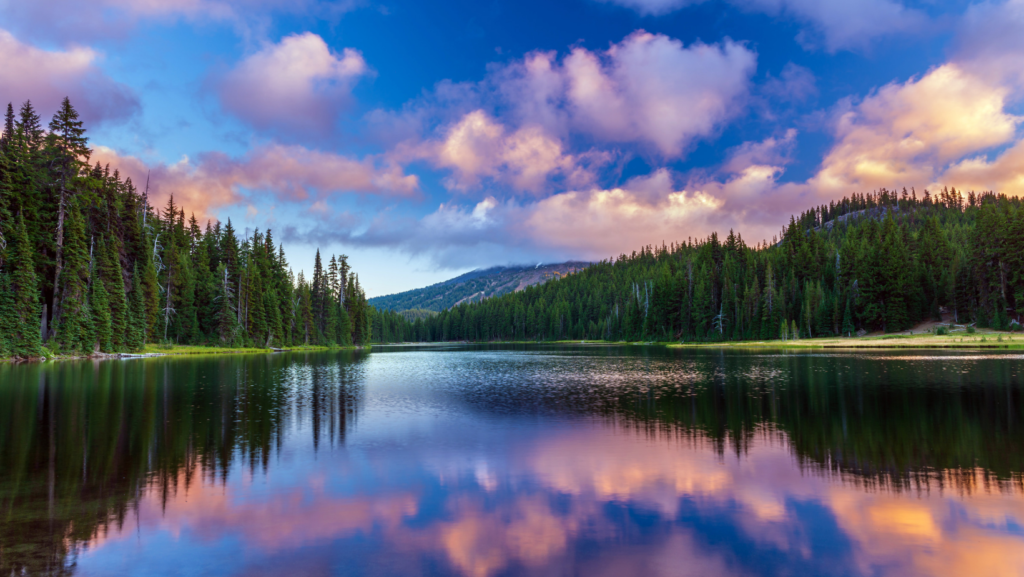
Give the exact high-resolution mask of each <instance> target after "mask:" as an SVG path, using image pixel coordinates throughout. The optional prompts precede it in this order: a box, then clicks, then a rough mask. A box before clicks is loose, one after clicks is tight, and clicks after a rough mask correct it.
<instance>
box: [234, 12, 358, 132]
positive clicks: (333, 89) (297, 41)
mask: <svg viewBox="0 0 1024 577" xmlns="http://www.w3.org/2000/svg"><path fill="white" fill-rule="evenodd" d="M369 73H370V70H369V67H368V66H367V64H366V61H365V60H364V59H363V56H362V54H360V53H359V52H358V51H357V50H353V49H351V48H345V49H344V50H343V51H342V53H341V54H338V53H336V52H334V51H333V50H331V49H330V48H329V47H328V46H327V43H326V42H324V40H323V39H322V38H321V37H320V36H317V35H316V34H313V33H311V32H306V33H303V34H295V35H292V36H286V37H285V38H283V39H282V40H281V42H279V43H277V44H271V45H269V46H266V47H264V48H263V49H262V50H260V51H258V52H256V53H254V54H252V55H250V56H249V57H247V58H245V59H244V60H242V61H241V62H240V63H239V64H238V66H236V67H235V68H234V69H233V70H231V71H229V72H228V73H227V74H226V75H224V77H223V79H222V80H220V81H219V82H218V86H217V92H218V95H219V96H220V100H221V103H222V104H223V106H224V108H225V109H226V110H227V111H228V112H230V113H232V114H234V115H235V116H237V117H239V118H241V119H242V120H244V121H246V122H248V123H250V124H252V125H253V126H255V127H256V128H258V129H263V130H274V131H279V132H283V133H287V134H300V135H316V136H321V137H323V136H328V135H330V134H331V133H332V132H333V131H334V130H335V128H336V125H337V121H338V116H339V113H340V112H341V110H342V109H343V108H344V106H345V105H346V104H347V103H348V100H349V99H350V96H351V89H352V85H353V84H354V83H355V82H356V81H358V80H359V78H361V77H363V76H366V75H368V74H369Z"/></svg>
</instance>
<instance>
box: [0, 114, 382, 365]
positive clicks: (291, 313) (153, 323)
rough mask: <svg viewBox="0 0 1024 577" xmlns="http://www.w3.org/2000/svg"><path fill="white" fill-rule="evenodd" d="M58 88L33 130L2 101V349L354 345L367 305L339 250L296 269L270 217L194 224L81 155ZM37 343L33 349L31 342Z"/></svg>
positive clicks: (77, 124) (367, 322)
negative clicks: (254, 226) (246, 227)
mask: <svg viewBox="0 0 1024 577" xmlns="http://www.w3.org/2000/svg"><path fill="white" fill-rule="evenodd" d="M90 154H91V151H90V149H89V147H88V138H87V137H86V135H85V129H84V128H83V124H82V122H81V121H80V120H79V117H78V113H77V112H76V111H75V109H74V107H73V106H72V105H71V102H70V101H69V100H68V99H67V98H65V99H64V101H63V103H62V104H61V106H60V109H59V110H58V111H57V112H56V114H55V115H54V116H53V119H52V120H51V121H50V123H49V126H48V127H47V129H44V128H43V126H42V123H41V121H40V117H39V115H38V114H37V113H36V111H35V109H34V108H33V106H32V104H31V102H25V104H24V105H22V107H21V109H20V111H19V112H18V113H17V114H16V113H15V111H14V107H13V106H12V105H10V104H8V105H7V112H6V114H5V117H4V126H3V136H2V137H0V356H18V357H37V356H39V355H41V354H45V352H46V349H48V350H49V351H50V352H51V353H62V354H90V353H93V352H107V353H109V352H132V351H139V350H141V349H142V348H143V347H144V345H145V344H146V343H147V342H150V343H157V342H160V343H177V344H206V345H221V346H258V347H284V346H294V345H303V344H309V345H323V346H335V345H337V346H344V345H365V344H369V343H370V342H371V341H372V340H373V336H372V327H373V325H374V324H377V325H380V321H379V320H378V321H376V322H375V320H374V319H375V315H376V311H375V310H374V309H373V308H372V307H371V306H369V305H368V303H367V300H366V295H365V294H364V292H363V290H362V288H361V287H360V284H359V277H358V276H357V275H356V274H355V273H354V272H353V271H352V270H351V269H350V266H349V264H348V258H347V257H346V256H344V255H341V256H332V257H331V258H330V261H329V262H328V263H327V265H326V267H325V266H324V263H323V262H322V260H321V256H320V252H319V250H318V251H317V253H316V259H315V262H314V266H313V274H312V278H305V277H304V275H303V273H302V272H299V274H298V275H297V276H296V275H295V274H293V272H292V271H291V269H290V268H289V265H288V262H287V260H286V259H285V253H284V248H283V246H281V245H277V244H275V241H274V239H273V235H272V233H271V231H270V230H267V231H265V232H261V231H259V230H254V231H252V232H251V233H249V232H248V231H246V232H244V233H243V234H241V235H239V231H237V230H236V229H235V228H234V226H233V225H232V223H231V221H230V220H228V221H227V222H225V223H223V224H222V223H220V222H216V223H212V222H209V221H208V222H207V223H206V224H205V227H202V226H200V223H199V222H198V221H197V220H196V218H195V216H194V214H193V215H191V216H190V217H188V218H186V215H185V210H184V208H183V207H180V206H178V205H177V204H175V202H174V198H173V196H172V197H171V198H170V199H168V201H167V203H166V205H164V206H163V207H162V208H157V207H154V206H152V205H151V204H150V202H149V195H148V183H147V186H146V188H144V189H142V190H141V191H140V190H139V188H138V187H136V185H135V184H134V183H133V182H132V180H131V179H130V178H123V177H122V176H121V175H120V173H119V172H118V170H117V169H116V168H115V169H114V170H113V171H111V167H110V166H100V164H99V163H96V164H94V165H90V164H89V159H90ZM44 346H45V347H46V349H44V348H43V347H44Z"/></svg>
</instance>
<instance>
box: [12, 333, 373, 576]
mask: <svg viewBox="0 0 1024 577" xmlns="http://www.w3.org/2000/svg"><path fill="white" fill-rule="evenodd" d="M365 358H366V354H365V353H359V352H343V353H337V354H332V355H330V356H326V355H255V356H223V357H219V356H211V357H203V358H199V359H191V358H190V359H180V358H175V359H146V360H130V361H114V362H111V361H107V362H98V361H97V362H62V363H48V364H31V365H15V366H12V365H9V364H0V511H2V514H3V518H2V522H0V574H2V575H9V574H12V573H14V574H21V573H23V572H25V573H28V574H55V575H57V574H69V573H71V572H73V570H74V566H75V552H76V551H77V550H78V548H79V547H80V546H86V545H87V543H88V542H89V541H90V540H92V539H94V538H96V537H97V536H100V535H104V534H106V533H108V532H109V531H111V530H119V529H120V528H121V527H122V526H123V525H124V523H125V519H126V517H128V516H129V515H132V514H133V513H134V512H136V509H135V506H136V505H137V503H138V500H139V498H140V496H141V495H142V494H143V493H144V492H156V493H158V494H160V495H162V499H163V501H164V503H166V501H167V500H168V499H169V498H171V497H172V496H173V495H174V494H176V493H177V492H178V491H179V490H180V489H183V488H184V489H187V488H188V486H189V485H190V484H191V483H195V482H197V481H201V480H202V479H200V477H204V478H205V479H206V480H208V481H209V482H213V483H216V482H218V481H219V482H221V483H224V482H226V481H227V475H228V471H229V470H230V469H231V466H232V463H233V462H236V461H237V462H244V463H247V465H248V467H249V469H250V470H251V471H253V472H255V471H256V470H257V469H262V470H264V471H265V470H266V469H267V467H268V466H269V460H270V456H271V454H272V453H273V452H274V451H275V449H276V448H279V447H280V444H281V442H282V439H283V436H284V431H285V429H286V428H287V427H289V426H290V425H295V424H299V425H302V424H305V423H304V421H310V423H309V424H310V428H311V430H312V436H313V444H314V446H319V445H320V444H321V443H324V442H329V443H331V444H343V443H344V442H345V434H346V432H347V431H348V430H349V429H350V428H351V426H352V425H353V421H354V419H355V417H356V413H357V407H358V404H359V400H360V397H361V390H360V384H359V383H360V380H361V379H360V377H359V371H360V365H361V363H362V361H363V360H365ZM182 485H183V486H182Z"/></svg>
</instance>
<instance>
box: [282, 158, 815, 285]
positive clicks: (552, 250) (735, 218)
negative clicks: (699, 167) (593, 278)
mask: <svg viewBox="0 0 1024 577" xmlns="http://www.w3.org/2000/svg"><path fill="white" fill-rule="evenodd" d="M761 144H762V145H763V147H764V148H767V147H769V146H777V147H783V146H785V144H784V142H783V140H782V139H776V140H775V141H774V144H773V143H772V142H767V143H761ZM763 154H764V155H767V152H764V153H763ZM765 158H766V156H765ZM781 172H782V169H781V168H780V167H778V166H771V165H753V164H752V165H747V166H742V167H739V166H737V167H736V171H735V172H733V173H728V174H719V175H715V178H693V179H691V180H690V181H689V182H687V183H686V185H685V186H680V185H679V178H678V175H675V174H673V173H672V172H671V171H669V170H668V169H665V168H662V169H658V170H656V171H654V172H652V173H651V174H649V175H645V176H641V177H636V178H633V179H630V180H629V181H627V182H626V183H624V184H623V185H622V186H618V187H613V188H609V189H603V188H600V187H594V186H592V187H589V188H582V189H578V190H570V191H566V192H561V193H557V194H553V195H550V196H546V197H543V198H540V199H533V200H528V201H517V200H504V201H502V200H499V199H497V198H495V197H494V196H488V197H486V198H484V199H483V200H481V201H479V202H477V203H476V204H471V205H463V204H459V203H457V202H448V203H442V204H441V205H440V206H439V207H438V208H437V209H436V210H435V211H433V212H431V213H430V214H427V215H426V216H424V217H421V218H408V217H406V218H401V217H393V216H391V215H390V214H387V213H381V214H378V215H377V216H376V217H375V218H374V219H373V220H372V221H371V222H368V223H367V222H351V221H349V220H344V221H343V220H339V221H338V222H320V223H316V224H315V225H314V226H313V227H312V228H307V229H299V228H298V227H291V228H289V229H286V230H285V231H284V232H285V239H286V240H295V241H303V242H313V241H317V242H320V243H324V242H327V241H333V242H340V243H344V244H347V245H350V246H352V245H355V246H365V247H391V248H394V249H396V250H398V251H401V252H405V253H407V254H409V255H413V256H426V257H427V258H430V259H432V260H433V262H434V264H435V265H437V266H440V267H445V268H460V267H466V266H480V265H483V264H488V263H491V264H493V262H529V261H530V260H532V259H537V258H542V259H568V258H584V259H594V260H596V259H601V258H607V257H610V256H614V255H618V254H621V253H624V252H630V251H632V250H635V249H636V248H637V247H639V246H642V245H646V244H651V243H655V242H661V241H662V240H664V241H666V242H671V241H682V240H685V239H687V238H688V237H694V238H697V237H704V236H706V235H708V234H710V233H712V232H714V231H719V232H723V231H726V230H729V229H730V228H735V229H737V230H740V231H741V232H743V234H744V235H746V236H747V238H749V239H766V238H769V237H770V233H771V232H772V231H775V230H776V228H777V225H778V223H779V222H781V219H783V218H784V217H787V216H788V214H789V212H786V211H789V210H792V209H793V208H794V205H793V204H792V203H791V202H790V200H791V199H793V200H794V201H795V202H799V198H798V197H799V196H800V194H801V191H800V190H797V189H792V188H790V187H788V186H786V185H781V186H780V185H779V184H778V183H777V177H778V176H779V175H780V174H781ZM797 208H803V207H797ZM496 259H500V260H496Z"/></svg>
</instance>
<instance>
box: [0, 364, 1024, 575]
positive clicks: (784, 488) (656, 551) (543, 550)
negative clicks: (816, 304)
mask: <svg viewBox="0 0 1024 577" xmlns="http://www.w3.org/2000/svg"><path fill="white" fill-rule="evenodd" d="M1022 473H1024V356H1022V355H1020V354H988V353H985V354H974V353H970V352H898V353H893V352H888V353H887V352H835V353H827V354H821V353H792V352H771V351H748V352H744V351H727V352H722V351H710V350H697V351H693V350H688V351H680V350H665V349H661V348H640V347H632V348H627V347H584V346H580V347H572V346H561V347H559V346H537V347H504V348H495V347H460V348H455V347H453V348H443V347H432V348H402V347H390V348H389V347H384V348H381V347H378V348H376V349H375V351H374V352H373V353H372V354H371V353H358V352H344V353H323V354H281V355H256V356H209V357H202V358H192V359H189V358H160V359H141V360H140V359H136V360H124V361H103V362H63V363H48V364H45V365H17V366H14V365H9V364H4V365H0V576H3V577H6V576H7V575H11V574H12V573H13V574H16V575H21V574H75V575H189V576H191V575H402V576H405V575H410V576H416V575H468V576H473V577H490V576H498V575H525V574H529V575H584V576H591V575H594V576H601V575H609V576H620V575H651V576H657V575H673V576H676V575H694V576H696V575H800V576H803V575H899V576H907V575H957V576H960V575H970V576H987V575H993V576H995V575H998V576H1008V575H1024V476H1022Z"/></svg>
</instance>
